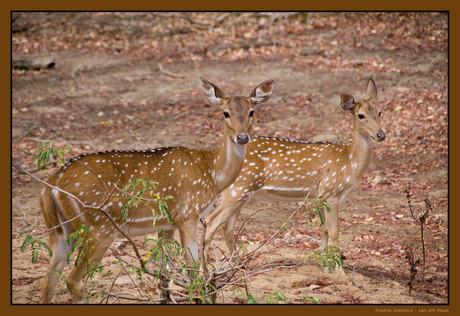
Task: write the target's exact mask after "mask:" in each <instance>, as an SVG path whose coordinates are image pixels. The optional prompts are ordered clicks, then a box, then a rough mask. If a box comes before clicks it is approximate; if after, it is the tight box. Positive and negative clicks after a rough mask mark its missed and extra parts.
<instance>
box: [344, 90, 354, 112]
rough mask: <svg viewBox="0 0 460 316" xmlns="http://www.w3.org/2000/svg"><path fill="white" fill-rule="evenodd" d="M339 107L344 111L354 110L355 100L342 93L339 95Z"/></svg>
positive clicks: (349, 95)
mask: <svg viewBox="0 0 460 316" xmlns="http://www.w3.org/2000/svg"><path fill="white" fill-rule="evenodd" d="M340 106H341V107H342V109H344V110H345V111H351V110H353V109H354V108H355V106H356V103H355V99H354V98H353V96H352V95H351V94H347V93H343V94H341V95H340Z"/></svg>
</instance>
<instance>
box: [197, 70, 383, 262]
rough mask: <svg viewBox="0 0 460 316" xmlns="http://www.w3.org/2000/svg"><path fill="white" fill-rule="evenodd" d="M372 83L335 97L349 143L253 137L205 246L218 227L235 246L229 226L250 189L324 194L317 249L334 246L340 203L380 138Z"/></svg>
mask: <svg viewBox="0 0 460 316" xmlns="http://www.w3.org/2000/svg"><path fill="white" fill-rule="evenodd" d="M376 97H377V87H376V86H375V83H374V80H373V79H372V78H370V79H369V80H368V82H367V87H366V97H365V98H364V99H363V100H360V101H355V99H354V97H353V96H352V95H350V94H342V95H341V96H340V101H341V102H340V105H341V107H342V109H343V110H345V111H347V112H349V113H350V114H351V115H352V117H353V131H354V135H353V141H352V142H351V143H349V144H340V143H331V142H319V143H318V142H303V141H291V140H287V139H279V138H274V137H256V136H253V138H252V141H251V143H250V144H248V147H247V152H246V159H245V160H244V165H243V169H242V170H241V173H240V175H239V176H238V178H237V179H236V180H235V182H234V183H233V184H232V185H231V186H230V187H229V188H227V189H226V190H225V191H224V192H223V193H222V202H221V204H220V205H219V207H218V208H217V209H216V210H215V211H214V212H213V213H212V214H211V215H210V216H208V218H207V219H206V221H207V222H208V226H207V232H206V237H205V249H206V251H208V249H209V246H210V243H211V240H212V238H213V236H214V234H215V232H216V230H217V229H218V228H219V227H222V230H223V233H224V237H225V242H226V244H227V247H228V250H229V251H230V253H232V252H233V249H234V244H235V241H234V237H233V231H234V227H235V224H236V220H237V219H238V216H239V215H240V213H241V210H242V208H243V207H244V205H245V204H246V203H247V202H248V201H249V200H250V199H251V197H252V196H253V195H254V194H257V195H258V196H261V197H262V198H264V199H267V200H284V201H299V200H302V199H304V198H305V197H309V198H315V197H318V196H323V197H324V198H325V199H326V200H327V202H328V203H329V205H330V207H331V211H330V212H324V210H323V212H322V213H323V219H324V225H323V227H322V237H321V248H322V249H323V250H324V249H326V248H327V246H328V243H329V241H330V244H332V245H337V244H338V238H339V215H338V214H339V208H340V203H341V202H342V201H343V200H344V199H345V197H346V196H347V195H348V194H349V193H350V192H351V191H352V190H353V188H354V187H355V186H356V185H357V184H358V182H359V179H360V178H361V176H362V175H363V173H364V171H365V170H366V168H367V167H368V166H369V163H370V161H371V157H372V142H371V139H374V140H376V141H378V142H381V141H383V140H384V139H385V133H384V132H383V131H382V129H381V128H380V118H379V117H380V114H381V112H380V111H379V109H378V106H377V104H376Z"/></svg>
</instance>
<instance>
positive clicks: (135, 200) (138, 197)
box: [119, 178, 174, 227]
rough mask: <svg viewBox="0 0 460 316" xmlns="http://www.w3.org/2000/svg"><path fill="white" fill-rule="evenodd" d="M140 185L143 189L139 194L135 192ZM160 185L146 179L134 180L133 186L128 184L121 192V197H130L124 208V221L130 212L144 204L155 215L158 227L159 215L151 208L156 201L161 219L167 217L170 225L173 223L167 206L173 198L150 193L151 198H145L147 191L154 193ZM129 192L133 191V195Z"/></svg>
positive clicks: (154, 220) (154, 223) (154, 221)
mask: <svg viewBox="0 0 460 316" xmlns="http://www.w3.org/2000/svg"><path fill="white" fill-rule="evenodd" d="M138 185H141V188H140V189H139V191H138V192H137V193H135V190H136V188H137V186H138ZM157 185H158V182H155V181H153V180H149V178H145V179H134V181H133V182H132V183H131V184H128V185H126V186H124V187H123V188H122V189H121V190H120V194H119V195H120V196H126V195H128V196H129V197H128V201H127V202H126V203H125V205H124V207H123V221H124V222H126V218H127V217H128V210H129V209H130V208H131V207H133V206H135V207H137V206H138V205H139V203H143V204H144V205H146V206H148V207H150V209H151V210H152V213H153V223H152V224H153V226H154V227H155V226H156V219H157V214H156V212H155V210H154V209H153V207H151V206H150V202H152V199H153V201H155V202H156V203H157V204H158V208H159V210H160V215H159V216H160V217H166V218H167V219H168V222H169V223H173V219H172V215H171V213H170V212H169V211H168V207H167V205H166V200H169V199H174V198H173V197H172V196H166V197H160V196H159V195H158V194H154V193H149V195H150V198H145V197H144V195H145V194H146V193H147V190H150V191H152V190H153V189H155V188H156V186H157ZM129 190H131V193H129Z"/></svg>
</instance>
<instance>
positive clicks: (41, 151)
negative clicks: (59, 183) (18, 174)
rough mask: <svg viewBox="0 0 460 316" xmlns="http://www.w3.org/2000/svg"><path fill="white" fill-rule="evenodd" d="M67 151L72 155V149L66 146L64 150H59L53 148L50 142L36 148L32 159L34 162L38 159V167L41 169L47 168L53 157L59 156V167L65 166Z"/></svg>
mask: <svg viewBox="0 0 460 316" xmlns="http://www.w3.org/2000/svg"><path fill="white" fill-rule="evenodd" d="M66 150H67V151H68V152H69V153H70V152H71V151H72V147H70V146H65V147H64V148H63V149H58V148H55V147H52V146H51V142H49V141H48V142H46V143H45V144H44V145H43V146H39V147H37V148H35V152H34V157H33V159H32V162H35V159H36V158H37V167H38V169H41V168H42V167H43V166H45V165H46V164H47V163H48V161H49V159H50V157H51V155H57V156H58V159H57V162H56V163H57V164H58V165H59V166H63V165H64V161H65V151H66Z"/></svg>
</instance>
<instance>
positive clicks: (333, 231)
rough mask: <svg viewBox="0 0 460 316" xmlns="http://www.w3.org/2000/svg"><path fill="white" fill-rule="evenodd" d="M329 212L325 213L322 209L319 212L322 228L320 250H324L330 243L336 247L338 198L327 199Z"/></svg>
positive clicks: (337, 238)
mask: <svg viewBox="0 0 460 316" xmlns="http://www.w3.org/2000/svg"><path fill="white" fill-rule="evenodd" d="M326 200H327V202H328V203H329V206H330V207H331V211H330V212H327V211H326V210H325V209H324V208H323V209H322V210H321V213H322V215H323V220H324V223H323V226H322V235H321V250H323V251H324V250H326V249H327V247H328V244H329V241H330V242H331V245H332V246H338V240H339V201H340V199H339V198H336V197H333V198H327V199H326Z"/></svg>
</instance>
